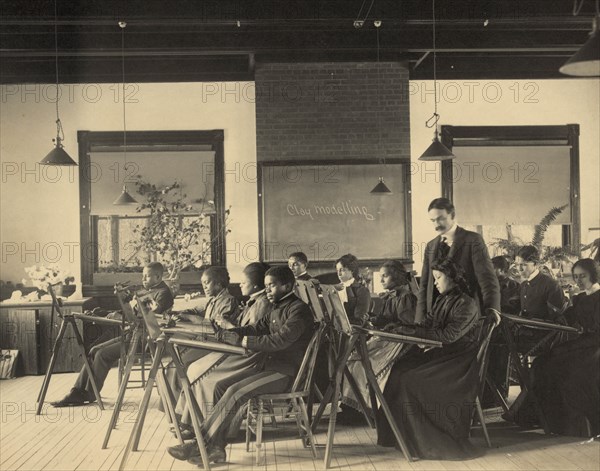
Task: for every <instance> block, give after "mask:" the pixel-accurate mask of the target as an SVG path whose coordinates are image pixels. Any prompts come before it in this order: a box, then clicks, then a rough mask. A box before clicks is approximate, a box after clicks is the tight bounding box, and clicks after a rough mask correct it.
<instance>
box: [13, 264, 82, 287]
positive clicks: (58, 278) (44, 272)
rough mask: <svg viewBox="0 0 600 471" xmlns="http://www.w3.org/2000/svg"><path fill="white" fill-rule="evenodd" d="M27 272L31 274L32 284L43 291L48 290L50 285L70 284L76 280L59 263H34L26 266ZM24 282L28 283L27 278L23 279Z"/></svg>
mask: <svg viewBox="0 0 600 471" xmlns="http://www.w3.org/2000/svg"><path fill="white" fill-rule="evenodd" d="M25 272H26V273H27V275H28V276H29V278H30V280H31V284H32V285H33V286H35V287H36V288H37V289H39V290H41V291H48V285H56V284H58V283H65V284H69V283H70V282H73V281H75V278H74V277H73V276H71V274H70V273H69V272H67V271H63V270H62V269H61V268H60V267H59V266H58V265H50V266H45V265H40V266H37V265H33V266H31V267H27V268H25ZM22 282H23V284H27V280H26V279H23V280H22Z"/></svg>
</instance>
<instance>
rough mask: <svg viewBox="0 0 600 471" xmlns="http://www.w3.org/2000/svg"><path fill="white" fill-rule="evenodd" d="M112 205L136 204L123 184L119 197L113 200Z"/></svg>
mask: <svg viewBox="0 0 600 471" xmlns="http://www.w3.org/2000/svg"><path fill="white" fill-rule="evenodd" d="M113 204H114V205H123V204H137V201H136V200H135V198H134V197H133V196H131V195H130V194H129V192H128V191H127V185H123V191H122V192H121V194H120V195H119V197H118V198H117V199H116V200H115V201H114V202H113Z"/></svg>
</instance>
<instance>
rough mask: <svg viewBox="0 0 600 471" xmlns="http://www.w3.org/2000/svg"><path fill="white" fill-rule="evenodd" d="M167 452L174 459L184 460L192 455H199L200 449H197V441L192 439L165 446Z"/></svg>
mask: <svg viewBox="0 0 600 471" xmlns="http://www.w3.org/2000/svg"><path fill="white" fill-rule="evenodd" d="M167 452H168V453H169V455H171V456H172V457H173V458H175V459H176V460H181V461H185V460H188V459H190V458H191V457H193V456H200V450H198V442H197V441H196V440H192V441H191V442H188V443H184V444H183V445H175V446H170V447H168V448H167Z"/></svg>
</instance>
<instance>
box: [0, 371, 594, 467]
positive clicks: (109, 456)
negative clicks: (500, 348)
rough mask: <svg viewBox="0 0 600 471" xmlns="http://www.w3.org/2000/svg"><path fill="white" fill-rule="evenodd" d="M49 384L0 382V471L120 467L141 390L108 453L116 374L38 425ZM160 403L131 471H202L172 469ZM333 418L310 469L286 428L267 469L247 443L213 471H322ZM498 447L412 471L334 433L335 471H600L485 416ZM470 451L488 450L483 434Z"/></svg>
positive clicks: (567, 450)
mask: <svg viewBox="0 0 600 471" xmlns="http://www.w3.org/2000/svg"><path fill="white" fill-rule="evenodd" d="M75 378H76V374H57V375H53V378H52V382H51V384H50V388H49V390H48V398H49V400H55V399H59V398H61V397H62V396H64V394H66V393H67V392H68V391H69V389H70V388H71V386H72V385H73V383H74V381H75ZM42 380H43V376H27V377H23V378H17V379H14V380H10V381H6V382H5V381H2V382H0V406H1V410H2V420H1V422H0V471H5V470H6V471H9V470H10V471H13V470H42V471H58V470H77V471H104V470H106V471H109V470H116V469H118V467H119V464H120V461H121V457H122V453H123V448H124V446H125V443H126V442H127V440H128V438H129V434H130V432H131V429H132V427H133V421H134V420H135V412H137V404H139V401H140V400H141V395H142V390H141V389H133V390H128V391H127V396H126V400H127V403H128V404H129V405H128V406H127V407H126V408H125V409H124V410H123V412H122V414H121V417H120V420H119V423H118V426H117V429H116V430H114V431H113V435H112V437H111V441H110V443H109V448H108V449H107V450H101V449H100V446H101V444H102V440H103V438H104V434H105V432H106V427H107V426H108V422H109V419H110V415H111V413H112V406H113V405H114V400H115V398H116V387H117V386H116V385H117V380H116V374H115V372H114V370H113V371H111V374H110V375H109V378H108V379H107V382H106V385H105V387H104V390H103V392H104V393H105V394H106V395H103V399H105V403H106V406H107V408H106V410H105V411H102V412H101V413H99V409H98V408H97V406H95V405H89V406H85V407H75V408H63V409H54V408H52V407H51V406H49V405H45V406H44V409H43V415H41V416H36V415H35V400H36V397H37V394H38V390H39V387H40V386H41V383H42ZM157 405H158V394H157V392H156V391H154V392H153V397H152V400H151V403H150V408H149V411H148V416H147V418H146V423H145V427H144V431H143V434H142V440H141V442H140V451H139V452H136V453H132V454H131V456H130V460H129V461H128V465H127V469H128V470H129V469H131V470H138V469H139V470H142V469H143V470H146V471H154V470H170V471H177V470H181V471H190V470H197V469H198V468H197V467H196V466H194V465H192V464H190V463H187V462H185V461H177V460H174V459H173V458H172V457H171V456H170V455H169V454H168V453H167V452H166V448H167V447H168V446H171V445H175V444H176V443H177V441H176V439H175V438H174V437H173V436H172V434H171V433H170V432H169V430H168V423H167V421H166V419H165V417H164V414H162V413H160V412H159V411H158V410H157ZM326 419H327V417H325V420H324V421H323V422H322V423H321V424H320V426H319V429H318V433H317V434H316V435H315V438H316V441H317V443H318V444H319V445H320V446H319V448H318V452H319V454H320V457H319V459H318V460H316V461H315V460H313V458H312V454H311V452H310V450H309V449H306V448H304V447H303V446H302V443H301V440H300V439H299V438H298V433H297V431H296V426H295V422H294V421H293V420H292V421H289V420H288V421H286V422H281V423H280V424H279V426H278V428H277V429H275V430H273V429H271V428H270V427H266V428H265V448H266V458H267V459H266V464H265V465H264V466H260V467H257V466H255V465H254V453H247V452H246V450H245V443H244V442H243V433H242V434H241V435H240V437H239V440H238V441H237V442H236V443H233V444H231V445H229V446H228V449H227V452H228V463H223V464H219V465H215V466H214V469H215V470H216V471H248V470H250V471H317V470H321V469H323V461H322V458H323V454H324V444H325V443H326V431H327V420H326ZM488 420H489V432H490V436H491V439H492V444H493V447H492V448H491V449H485V450H484V451H485V454H484V455H483V456H482V457H481V458H477V459H473V460H469V461H429V460H422V461H416V462H408V461H406V460H405V459H404V457H403V456H402V454H401V453H400V452H399V451H398V450H396V449H393V448H381V447H379V446H377V444H376V439H377V434H376V431H375V430H372V429H369V428H368V427H366V426H357V427H348V426H344V425H338V427H337V430H336V436H335V446H334V450H333V460H332V469H346V470H348V471H359V470H360V471H385V470H402V471H404V470H407V471H412V470H422V471H425V470H426V471H430V470H442V471H458V470H462V469H466V470H470V471H476V470H477V471H478V470H490V471H491V470H494V471H495V470H506V471H519V470H540V471H554V470H559V469H560V470H562V469H566V470H573V471H580V470H584V471H588V470H589V471H598V470H600V443H599V442H597V441H588V440H585V439H577V438H572V437H561V436H545V435H544V434H543V433H542V432H541V431H540V430H535V431H523V430H520V429H518V428H516V427H514V426H511V425H509V424H506V423H504V422H502V421H500V420H499V418H498V417H497V414H496V413H495V412H492V413H490V414H489V415H486V422H488ZM472 441H473V443H474V444H475V445H476V446H480V447H482V450H483V446H484V442H483V438H482V436H481V433H480V431H478V430H476V431H475V432H474V434H473V439H472Z"/></svg>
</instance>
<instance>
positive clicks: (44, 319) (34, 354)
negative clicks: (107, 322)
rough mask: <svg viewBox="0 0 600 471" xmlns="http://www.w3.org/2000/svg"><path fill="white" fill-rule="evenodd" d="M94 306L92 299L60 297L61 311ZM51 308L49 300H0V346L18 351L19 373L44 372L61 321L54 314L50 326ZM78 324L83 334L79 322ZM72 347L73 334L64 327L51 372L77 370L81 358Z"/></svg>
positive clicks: (81, 310)
mask: <svg viewBox="0 0 600 471" xmlns="http://www.w3.org/2000/svg"><path fill="white" fill-rule="evenodd" d="M94 306H95V303H94V300H93V298H82V299H75V300H71V299H63V307H62V312H63V313H64V314H69V313H71V312H83V311H85V310H87V309H92V308H93V307H94ZM51 311H52V304H51V302H50V301H35V302H14V301H11V300H6V301H3V302H0V347H1V348H3V349H17V350H19V353H20V357H21V358H20V360H19V370H20V372H21V373H24V374H26V375H36V374H44V373H45V372H46V368H47V367H48V363H49V362H50V357H51V356H52V346H53V345H54V340H55V339H56V335H57V333H58V328H59V326H60V322H61V319H60V318H59V317H58V316H57V315H56V313H54V328H53V327H52V325H51V322H52V321H51ZM78 325H79V331H80V333H81V334H82V335H83V329H82V325H81V322H80V321H78ZM76 346H77V342H76V340H75V335H74V333H73V331H72V329H71V328H68V329H67V332H66V334H65V337H64V339H63V343H62V347H61V350H60V355H59V356H58V359H57V362H56V366H55V368H54V372H55V373H61V372H70V371H78V370H79V369H80V368H81V367H82V365H83V359H82V358H80V356H79V354H78V352H77V349H76Z"/></svg>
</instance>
